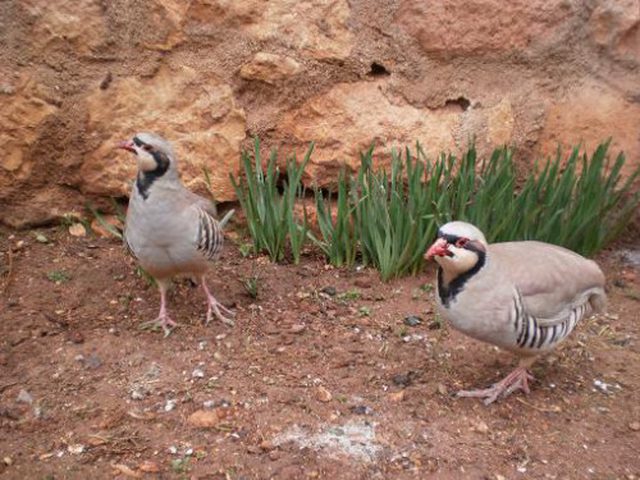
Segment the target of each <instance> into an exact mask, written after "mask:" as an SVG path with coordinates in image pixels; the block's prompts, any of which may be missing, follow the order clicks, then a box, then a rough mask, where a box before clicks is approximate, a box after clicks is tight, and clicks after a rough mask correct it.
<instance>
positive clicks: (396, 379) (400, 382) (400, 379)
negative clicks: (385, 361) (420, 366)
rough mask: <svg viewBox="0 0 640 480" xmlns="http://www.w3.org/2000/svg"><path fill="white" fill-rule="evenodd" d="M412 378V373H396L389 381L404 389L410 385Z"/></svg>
mask: <svg viewBox="0 0 640 480" xmlns="http://www.w3.org/2000/svg"><path fill="white" fill-rule="evenodd" d="M412 376H413V372H407V373H398V374H396V375H394V376H393V377H391V381H392V382H393V383H394V384H395V385H397V386H399V387H402V388H406V387H408V386H409V385H411V383H412V380H411V377H412Z"/></svg>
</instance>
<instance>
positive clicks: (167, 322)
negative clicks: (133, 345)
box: [140, 281, 178, 338]
mask: <svg viewBox="0 0 640 480" xmlns="http://www.w3.org/2000/svg"><path fill="white" fill-rule="evenodd" d="M158 286H159V287H160V313H159V314H158V316H157V317H156V318H155V319H154V320H150V321H148V322H144V323H143V324H142V325H140V328H143V329H151V330H156V329H157V328H162V330H163V331H164V337H165V338H167V337H168V336H169V335H170V334H171V331H172V330H173V329H174V328H176V327H177V326H178V324H177V323H176V322H174V321H173V320H172V319H171V317H169V315H168V314H167V308H166V296H167V286H166V284H165V283H164V282H160V281H159V282H158Z"/></svg>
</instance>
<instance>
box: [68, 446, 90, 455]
mask: <svg viewBox="0 0 640 480" xmlns="http://www.w3.org/2000/svg"><path fill="white" fill-rule="evenodd" d="M85 449H86V448H85V446H84V445H80V444H76V445H69V446H68V447H67V450H68V452H69V453H70V454H72V455H80V454H81V453H84V451H85Z"/></svg>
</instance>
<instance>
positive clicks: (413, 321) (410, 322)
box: [404, 315, 422, 327]
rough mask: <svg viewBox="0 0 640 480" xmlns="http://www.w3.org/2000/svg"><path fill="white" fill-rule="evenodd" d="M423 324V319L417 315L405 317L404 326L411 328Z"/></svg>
mask: <svg viewBox="0 0 640 480" xmlns="http://www.w3.org/2000/svg"><path fill="white" fill-rule="evenodd" d="M421 323H422V318H420V317H418V316H417V315H407V316H406V317H404V324H405V325H407V326H409V327H417V326H418V325H420V324H421Z"/></svg>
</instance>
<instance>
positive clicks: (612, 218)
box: [439, 141, 640, 256]
mask: <svg viewBox="0 0 640 480" xmlns="http://www.w3.org/2000/svg"><path fill="white" fill-rule="evenodd" d="M609 144H610V142H609V141H607V142H604V143H602V144H600V145H599V146H598V147H597V148H596V150H595V151H594V153H593V154H592V155H591V156H588V155H587V154H586V153H584V154H582V155H581V154H580V150H579V148H578V147H575V148H573V149H572V151H571V154H570V155H569V156H568V158H567V159H566V160H565V159H564V158H563V156H562V153H561V152H560V151H558V153H557V155H556V157H555V158H554V159H553V160H551V159H549V160H547V161H546V162H545V163H544V166H543V167H542V168H538V166H537V165H536V166H535V168H534V169H533V171H532V172H531V173H530V174H529V175H528V176H527V177H526V178H525V179H524V182H522V183H520V185H521V186H520V187H519V186H518V185H519V182H518V179H517V176H516V172H515V168H514V165H513V161H512V156H513V151H512V150H510V149H507V148H501V149H497V150H495V151H494V152H493V155H492V156H491V158H490V159H489V161H488V162H486V163H484V164H480V165H478V163H479V162H478V161H477V159H476V158H475V150H474V149H473V148H472V149H470V150H469V152H468V153H467V156H466V157H465V158H464V159H463V162H462V164H461V165H460V169H459V171H458V172H457V175H456V176H455V177H454V178H447V179H446V181H445V183H444V185H443V186H444V187H445V188H443V198H444V199H445V202H444V203H445V204H448V205H449V209H448V210H445V211H443V212H441V213H440V215H439V217H440V219H441V221H443V222H444V221H448V220H451V219H458V220H466V221H469V222H471V223H473V224H475V225H477V226H478V227H479V228H480V229H481V230H483V231H484V233H485V235H486V236H487V240H488V241H489V242H497V241H508V240H540V241H544V242H549V243H554V244H556V245H562V246H564V247H567V248H569V249H571V250H574V251H576V252H578V253H581V254H583V255H587V256H590V255H593V254H594V253H596V252H598V251H599V250H601V249H602V248H604V247H605V246H607V245H608V244H609V243H610V242H611V241H612V240H614V239H615V238H616V237H617V236H619V234H620V233H621V232H622V230H623V229H624V227H625V226H626V225H627V224H628V222H629V219H630V217H631V215H632V214H633V212H634V211H635V209H636V208H637V207H638V204H639V203H640V192H632V191H631V188H632V186H633V183H634V182H635V181H636V179H637V178H638V176H639V175H640V167H638V168H636V169H635V171H634V172H632V173H631V175H629V176H628V177H627V179H626V180H625V181H622V176H621V173H620V172H621V170H622V167H623V166H624V163H625V158H624V155H623V154H622V153H620V154H619V155H618V156H617V157H615V159H614V160H612V159H611V158H610V157H609V156H608V155H607V151H608V148H609Z"/></svg>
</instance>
